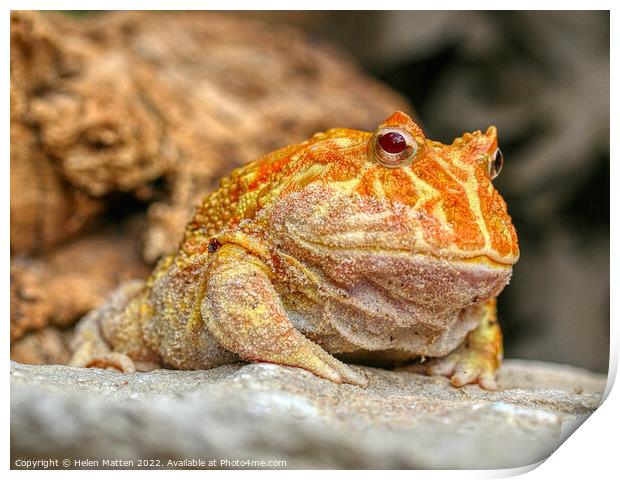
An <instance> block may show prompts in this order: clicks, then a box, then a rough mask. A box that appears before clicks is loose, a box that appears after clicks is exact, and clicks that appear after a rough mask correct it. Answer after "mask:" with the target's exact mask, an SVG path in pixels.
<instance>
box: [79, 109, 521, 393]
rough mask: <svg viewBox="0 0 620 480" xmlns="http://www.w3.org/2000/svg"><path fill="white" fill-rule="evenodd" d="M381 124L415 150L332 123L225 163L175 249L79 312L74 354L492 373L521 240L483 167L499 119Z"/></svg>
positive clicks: (328, 373)
mask: <svg viewBox="0 0 620 480" xmlns="http://www.w3.org/2000/svg"><path fill="white" fill-rule="evenodd" d="M386 127H393V128H395V129H397V130H398V131H400V132H403V133H404V134H406V135H408V136H409V137H408V138H409V139H414V140H415V143H416V145H417V146H418V149H417V153H416V154H415V156H414V157H412V158H413V162H412V163H410V164H409V165H402V166H398V167H396V168H387V167H386V166H383V165H384V164H383V163H381V162H379V161H378V160H380V155H378V153H377V152H378V150H377V138H378V135H377V134H376V133H375V134H373V133H368V132H361V131H355V130H348V129H333V130H329V131H328V132H325V133H319V134H316V135H315V136H314V137H312V138H311V139H310V140H308V141H306V142H304V143H302V144H299V145H293V146H289V147H286V148H283V149H281V150H278V151H276V152H273V153H271V154H269V155H266V156H264V157H262V158H260V159H258V160H256V161H255V162H253V163H251V164H249V165H247V166H246V167H243V168H240V169H238V170H235V171H234V172H233V173H232V174H231V176H230V177H227V178H224V179H223V180H222V181H221V186H220V188H219V190H217V191H215V192H213V193H212V194H210V195H208V196H207V197H206V198H205V199H204V201H203V203H202V205H200V206H199V207H198V208H197V209H196V211H195V214H194V217H193V219H192V221H191V222H190V223H189V225H188V226H187V229H186V231H185V235H184V238H183V239H182V241H181V244H180V247H179V250H178V253H177V254H176V255H174V256H169V257H166V258H163V259H162V260H161V261H160V262H159V264H158V265H157V267H156V269H155V271H154V273H153V274H152V276H151V277H150V279H149V280H148V282H147V283H146V285H143V284H141V283H140V282H132V283H129V284H125V285H124V286H121V287H120V288H119V290H118V291H117V292H116V293H115V294H114V295H113V296H112V298H111V299H110V300H109V301H108V302H107V303H106V304H105V305H104V306H103V307H101V308H100V309H99V310H95V311H93V312H91V314H89V315H88V316H87V317H85V318H84V319H83V320H82V321H81V324H80V325H79V328H78V334H77V335H76V339H75V341H74V348H75V353H74V356H73V359H72V364H73V365H81V366H102V367H115V368H118V369H120V370H123V371H133V370H135V369H138V370H148V369H151V368H156V367H158V366H166V367H171V368H177V369H206V368H212V367H215V366H217V365H221V364H223V363H228V362H232V361H236V360H239V359H242V360H245V361H266V362H274V363H279V364H282V365H291V366H296V367H301V368H305V369H307V370H310V371H312V372H314V373H315V374H317V375H319V376H321V377H324V378H327V379H330V380H332V381H334V382H346V383H351V384H355V385H360V386H364V385H365V384H366V379H365V378H364V377H363V375H361V374H360V373H359V372H358V371H356V370H355V369H354V367H353V368H352V367H350V366H349V365H347V364H345V363H343V361H342V360H345V361H348V362H364V363H375V364H379V365H389V366H402V365H407V364H410V365H411V366H410V367H407V368H411V369H414V370H416V371H423V372H425V373H429V374H433V373H436V374H443V375H447V376H450V377H451V379H452V383H453V384H454V385H456V386H460V385H464V384H466V383H479V384H480V385H481V386H482V387H484V388H494V387H495V381H494V376H495V375H494V372H495V370H496V369H497V367H498V365H499V363H500V362H501V357H502V346H501V345H502V343H501V333H500V328H499V325H498V323H497V320H496V312H495V297H496V296H497V295H498V294H499V293H500V291H501V290H502V289H503V288H504V286H505V285H506V284H507V283H508V282H509V280H510V276H511V273H512V265H513V264H514V263H515V262H516V261H517V259H518V256H519V251H518V245H517V237H516V233H515V230H514V228H513V226H512V223H511V220H510V217H509V215H508V213H507V210H506V204H505V202H504V200H503V199H502V197H501V196H500V195H499V193H498V192H497V191H496V190H495V189H494V187H493V184H492V182H491V179H490V176H489V164H490V162H491V161H492V157H493V155H494V153H495V152H496V151H497V135H496V130H495V128H494V127H490V128H489V129H488V130H487V131H486V133H481V132H475V133H472V134H465V135H464V136H463V137H461V138H458V139H456V140H455V141H454V142H453V143H452V144H451V145H443V144H441V143H439V142H435V141H431V140H428V139H425V137H424V134H423V133H422V131H421V130H420V128H419V127H418V126H417V125H416V124H415V123H413V122H412V120H411V119H410V118H409V117H408V116H407V115H405V114H404V113H401V112H396V113H394V114H393V115H392V116H390V117H389V118H388V119H387V120H386V121H385V122H384V123H383V124H382V125H380V126H379V129H384V128H386ZM379 129H378V130H379ZM382 131H384V130H382ZM336 357H339V358H340V359H341V360H338V359H337V358H336ZM420 358H421V359H422V360H425V359H426V361H422V362H420V361H419V359H420ZM416 360H417V362H416Z"/></svg>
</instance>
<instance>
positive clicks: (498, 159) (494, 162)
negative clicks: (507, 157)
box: [489, 148, 504, 180]
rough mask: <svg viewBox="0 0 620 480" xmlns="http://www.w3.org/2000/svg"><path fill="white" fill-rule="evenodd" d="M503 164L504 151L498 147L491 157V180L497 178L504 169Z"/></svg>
mask: <svg viewBox="0 0 620 480" xmlns="http://www.w3.org/2000/svg"><path fill="white" fill-rule="evenodd" d="M503 166H504V155H503V154H502V151H501V150H500V149H499V148H498V149H497V150H495V152H494V153H493V155H491V158H490V159H489V178H490V179H491V180H494V179H495V178H497V177H498V176H499V172H501V171H502V167H503Z"/></svg>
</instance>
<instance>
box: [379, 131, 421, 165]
mask: <svg viewBox="0 0 620 480" xmlns="http://www.w3.org/2000/svg"><path fill="white" fill-rule="evenodd" d="M372 153H373V155H374V157H375V159H376V160H377V162H379V163H380V164H381V165H383V166H384V167H388V168H397V167H404V166H406V165H409V164H411V163H412V162H413V160H414V159H415V156H416V154H417V153H418V143H417V142H416V141H415V139H414V138H413V137H412V136H411V134H410V133H409V132H407V131H406V130H404V129H400V128H397V127H385V128H381V129H379V130H378V131H377V132H375V134H374V136H373V139H372Z"/></svg>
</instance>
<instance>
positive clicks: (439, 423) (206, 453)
mask: <svg viewBox="0 0 620 480" xmlns="http://www.w3.org/2000/svg"><path fill="white" fill-rule="evenodd" d="M355 368H357V369H358V370H363V371H364V373H365V374H366V375H367V376H368V377H369V380H370V385H369V387H368V388H367V389H361V388H359V387H354V386H351V385H336V384H333V383H331V382H329V381H327V380H323V379H320V378H318V377H316V376H314V375H312V374H311V373H308V372H306V371H304V370H301V369H296V368H289V367H281V366H277V365H271V364H250V365H229V366H224V367H220V368H216V369H213V370H210V371H192V372H184V371H173V370H156V371H153V372H149V373H139V374H131V375H125V374H120V373H117V372H115V371H108V370H100V369H81V368H72V367H65V366H27V365H21V364H17V363H12V364H11V457H12V467H13V468H15V467H16V466H19V465H17V464H16V462H18V460H22V461H23V460H24V459H30V460H32V459H46V458H58V459H61V460H62V459H70V461H71V462H72V463H71V467H75V464H74V463H73V461H74V460H76V459H80V460H85V459H89V460H92V461H96V462H98V463H96V464H91V468H105V467H107V466H113V465H114V464H113V463H112V464H107V465H106V464H105V463H104V462H103V460H105V459H107V460H109V461H112V462H113V461H116V460H118V459H125V460H131V461H133V464H131V466H133V467H134V468H136V467H138V466H140V465H139V464H138V459H154V460H155V459H156V460H157V461H158V462H159V466H160V467H164V468H173V467H179V466H182V467H185V468H187V467H192V466H200V467H202V468H205V467H206V468H208V467H216V468H239V467H249V468H256V467H267V468H268V467H272V466H273V464H264V465H262V466H261V465H258V464H247V463H246V464H244V463H242V462H245V461H248V460H252V461H260V460H264V461H274V460H275V461H285V462H286V468H510V467H516V466H523V465H529V464H532V463H534V462H538V461H540V460H542V459H544V458H546V457H547V456H548V455H550V454H551V453H552V452H553V450H555V448H557V446H558V445H559V444H560V443H561V440H562V439H563V438H565V437H566V435H567V434H569V433H570V432H571V431H572V430H573V429H574V428H575V427H576V426H577V425H579V424H580V422H581V421H583V420H584V419H585V418H586V417H587V416H588V415H590V414H591V413H592V412H593V411H594V410H595V409H596V408H597V407H598V405H599V404H600V402H601V398H602V396H601V394H602V392H603V390H604V388H605V376H603V375H598V374H593V373H590V372H588V371H585V370H581V369H577V368H573V367H568V366H562V365H553V364H548V363H542V362H532V361H523V360H510V361H506V362H505V364H504V366H503V367H502V368H501V370H500V374H499V385H500V390H499V391H497V392H487V391H484V390H481V389H480V388H478V387H477V386H466V387H464V388H461V389H456V388H453V387H452V386H450V384H449V382H448V380H447V379H445V378H442V377H432V378H431V377H424V376H421V375H417V374H413V373H408V372H393V371H386V370H380V369H373V368H367V367H355ZM201 460H202V461H203V462H205V463H204V464H202V465H197V462H199V461H201ZM175 462H181V463H175ZM209 462H211V463H209ZM226 462H228V463H226ZM60 465H62V464H60ZM144 466H145V465H142V467H144Z"/></svg>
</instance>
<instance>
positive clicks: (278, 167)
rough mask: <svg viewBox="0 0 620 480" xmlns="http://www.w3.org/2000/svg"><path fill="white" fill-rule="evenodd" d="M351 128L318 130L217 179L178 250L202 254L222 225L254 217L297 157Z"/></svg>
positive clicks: (290, 172)
mask: <svg viewBox="0 0 620 480" xmlns="http://www.w3.org/2000/svg"><path fill="white" fill-rule="evenodd" d="M352 133H356V134H360V133H362V132H357V131H355V130H350V129H344V128H343V129H340V128H335V129H331V130H328V131H327V132H324V133H317V134H315V135H314V136H313V137H312V138H311V139H309V140H307V141H305V142H303V143H300V144H295V145H289V146H287V147H284V148H281V149H279V150H276V151H274V152H271V153H268V154H266V155H264V156H262V157H261V158H259V159H257V160H255V161H254V162H252V163H249V164H248V165H245V166H243V167H240V168H237V169H235V170H233V171H232V172H231V174H230V175H229V176H227V177H224V178H222V179H221V180H220V186H219V188H218V189H217V190H215V191H213V192H212V193H210V194H209V195H207V196H205V197H204V198H203V200H202V202H201V204H200V205H198V206H197V207H196V209H195V211H194V214H193V217H192V219H191V221H190V222H189V223H188V225H187V227H186V228H185V234H184V236H183V239H182V241H181V245H180V252H181V253H182V254H184V255H189V256H193V255H196V254H200V253H204V252H206V251H207V250H208V248H209V241H210V239H211V238H213V237H214V236H215V235H217V234H218V233H219V232H220V231H221V230H222V229H223V228H225V227H231V226H235V225H237V224H238V223H239V222H240V221H241V220H243V219H248V218H253V217H254V215H255V214H256V212H257V211H258V210H260V208H261V207H262V206H264V204H266V203H268V202H269V195H268V194H269V193H270V192H272V191H273V190H274V189H277V187H278V186H279V185H281V184H282V183H283V181H286V179H287V178H290V177H292V176H294V171H295V170H296V167H300V165H299V164H298V163H299V162H298V160H300V159H302V158H303V155H304V153H305V152H306V151H307V150H308V149H309V148H310V147H312V145H313V144H315V143H318V142H320V141H324V140H326V139H330V138H337V137H343V136H344V137H348V136H351V134H352Z"/></svg>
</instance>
